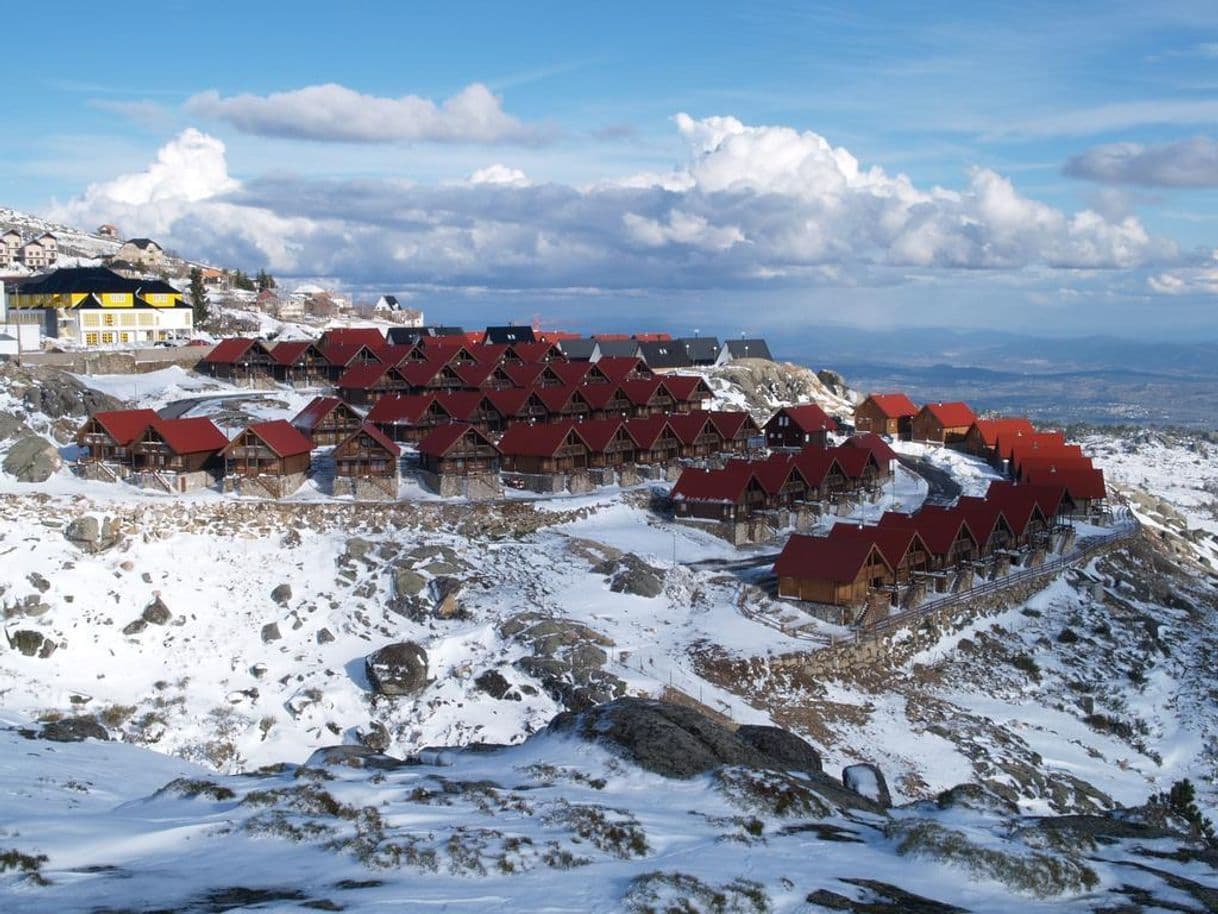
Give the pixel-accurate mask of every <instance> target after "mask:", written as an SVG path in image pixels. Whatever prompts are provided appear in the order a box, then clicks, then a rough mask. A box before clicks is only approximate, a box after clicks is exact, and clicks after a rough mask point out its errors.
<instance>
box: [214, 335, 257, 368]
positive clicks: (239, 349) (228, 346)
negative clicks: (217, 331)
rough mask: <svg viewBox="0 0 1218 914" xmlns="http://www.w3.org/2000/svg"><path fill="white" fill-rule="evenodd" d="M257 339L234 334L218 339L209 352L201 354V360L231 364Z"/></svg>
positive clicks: (215, 363)
mask: <svg viewBox="0 0 1218 914" xmlns="http://www.w3.org/2000/svg"><path fill="white" fill-rule="evenodd" d="M256 342H258V341H257V340H252V339H250V338H248V337H244V336H234V337H229V338H227V339H223V340H220V342H218V343H216V345H215V346H213V347H212V350H211V352H209V353H207V355H205V356H203V359H202V361H204V362H206V363H207V364H209V365H232V364H234V363H235V362H236V361H237V360H238V359H240V358H241V357H242V356H243V355H245V354H246V353H247V352H249V350H250V347H251V346H253V345H254V343H256Z"/></svg>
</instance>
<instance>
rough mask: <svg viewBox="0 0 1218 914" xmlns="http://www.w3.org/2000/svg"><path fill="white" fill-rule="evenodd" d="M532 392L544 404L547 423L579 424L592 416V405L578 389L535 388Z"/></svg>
mask: <svg viewBox="0 0 1218 914" xmlns="http://www.w3.org/2000/svg"><path fill="white" fill-rule="evenodd" d="M533 392H534V393H535V394H536V395H537V397H538V399H540V400H541V402H542V403H544V404H545V406H546V413H547V416H546V419H547V421H549V422H566V421H568V420H574V421H576V422H579V421H581V420H583V419H588V418H590V417H591V415H592V405H591V404H590V403H589V402H588V400H587V398H586V397H585V396H584V395H583V393H582V392H581V391H580V389H579V388H578V387H537V388H534V389H533Z"/></svg>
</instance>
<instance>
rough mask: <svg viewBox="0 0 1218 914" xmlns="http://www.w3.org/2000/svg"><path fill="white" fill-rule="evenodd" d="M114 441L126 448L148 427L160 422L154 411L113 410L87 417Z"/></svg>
mask: <svg viewBox="0 0 1218 914" xmlns="http://www.w3.org/2000/svg"><path fill="white" fill-rule="evenodd" d="M89 418H90V419H92V420H93V421H94V422H96V423H97V424H98V425H100V426H101V427H102V428H103V429H105V430H106V434H107V435H109V436H110V437H111V438H113V439H114V443H115V444H117V445H119V446H120V447H126V446H127V445H129V444H130V443H131V442H132V441H134V440H135V439H136V438H138V437H139V436H140V435H142V434H143V433H144V429H146V428H148V426H150V425H156V424H157V423H159V422H160V421H161V417H160V416H158V415H157V413H156V410H154V409H114V410H104V411H102V412H99V413H94V414H93V415H92V416H90V417H89Z"/></svg>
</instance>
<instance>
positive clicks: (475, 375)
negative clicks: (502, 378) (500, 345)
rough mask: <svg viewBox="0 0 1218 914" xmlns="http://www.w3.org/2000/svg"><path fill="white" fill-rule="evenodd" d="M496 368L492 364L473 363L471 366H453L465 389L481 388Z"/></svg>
mask: <svg viewBox="0 0 1218 914" xmlns="http://www.w3.org/2000/svg"><path fill="white" fill-rule="evenodd" d="M497 367H498V366H497V365H495V363H494V362H475V363H474V364H473V365H454V366H453V370H454V371H455V372H456V373H457V377H458V378H460V379H461V380H462V382H463V383H464V384H465V386H466V387H481V386H482V384H483V383H484V382H485V381H486V379H487V378H489V377H490V376H491V375H493V374H494V373H495V369H496V368H497Z"/></svg>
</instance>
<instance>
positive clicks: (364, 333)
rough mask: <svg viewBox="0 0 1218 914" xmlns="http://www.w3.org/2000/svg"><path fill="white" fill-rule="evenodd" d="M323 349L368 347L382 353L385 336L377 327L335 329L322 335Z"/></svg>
mask: <svg viewBox="0 0 1218 914" xmlns="http://www.w3.org/2000/svg"><path fill="white" fill-rule="evenodd" d="M319 343H320V345H321V347H322V348H323V349H328V348H329V347H331V346H367V347H368V348H369V349H371V350H372V351H373V352H380V351H381V349H383V348H384V347H385V345H386V342H385V335H384V334H383V333H381V331H380V330H378V329H377V328H376V327H334V328H332V329H330V330H327V331H326V332H325V333H323V334H322V335H321V340H320V341H319Z"/></svg>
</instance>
